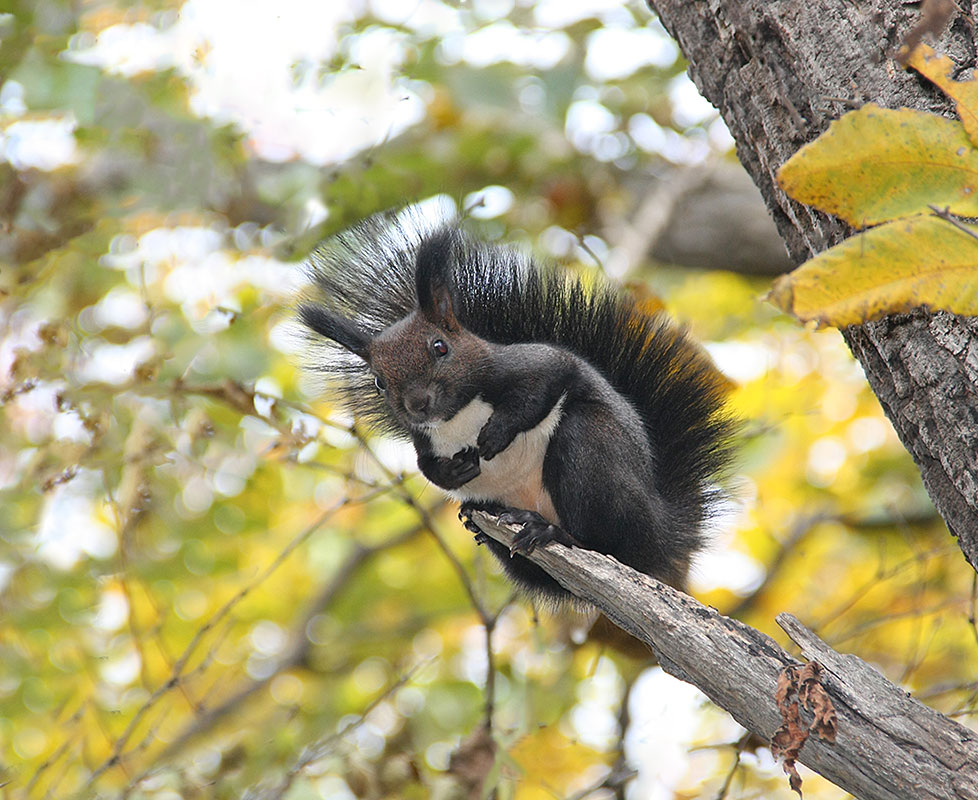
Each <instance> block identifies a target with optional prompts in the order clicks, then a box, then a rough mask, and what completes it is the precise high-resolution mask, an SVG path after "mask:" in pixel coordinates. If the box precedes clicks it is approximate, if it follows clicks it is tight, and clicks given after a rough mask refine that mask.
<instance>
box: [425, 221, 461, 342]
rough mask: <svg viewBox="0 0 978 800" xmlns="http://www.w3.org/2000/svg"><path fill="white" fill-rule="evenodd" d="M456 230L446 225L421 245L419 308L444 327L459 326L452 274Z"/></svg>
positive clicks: (452, 328)
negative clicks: (453, 294) (453, 295)
mask: <svg viewBox="0 0 978 800" xmlns="http://www.w3.org/2000/svg"><path fill="white" fill-rule="evenodd" d="M456 238H457V237H456V233H455V231H453V230H452V229H450V228H445V229H443V230H441V231H438V232H437V233H433V234H431V235H430V236H427V237H425V238H424V239H423V240H422V242H421V245H420V246H419V247H418V255H417V269H416V272H415V288H416V290H417V294H418V308H420V309H421V313H422V315H423V316H424V317H425V319H427V320H428V321H429V322H431V323H432V324H434V325H437V326H439V327H440V328H444V329H445V330H449V331H452V330H455V329H456V328H458V327H459V324H458V320H457V319H456V317H455V307H454V306H455V301H454V298H453V297H452V287H451V274H452V261H453V250H454V249H455V243H456Z"/></svg>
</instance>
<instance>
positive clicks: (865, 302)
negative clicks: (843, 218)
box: [767, 215, 978, 328]
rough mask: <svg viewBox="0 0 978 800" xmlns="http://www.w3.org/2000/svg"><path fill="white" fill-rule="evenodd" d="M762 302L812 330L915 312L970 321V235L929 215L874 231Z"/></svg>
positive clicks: (974, 277) (976, 274) (973, 299)
mask: <svg viewBox="0 0 978 800" xmlns="http://www.w3.org/2000/svg"><path fill="white" fill-rule="evenodd" d="M767 299H768V300H770V301H771V302H772V303H774V305H776V306H777V307H778V308H780V309H782V310H783V311H786V312H787V313H789V314H792V315H794V316H795V317H797V318H798V319H800V320H802V321H803V322H808V321H811V320H815V321H816V322H817V323H818V325H819V327H821V326H823V325H832V326H834V327H837V328H841V327H845V326H846V325H856V324H859V323H862V322H867V321H869V320H872V319H877V318H879V317H882V316H884V315H886V314H894V313H897V312H900V311H907V310H909V309H911V308H914V307H916V306H927V307H929V308H931V309H943V310H945V311H952V312H954V313H956V314H966V315H975V314H978V227H976V226H971V225H969V226H964V225H962V226H961V227H958V226H956V225H954V224H952V223H950V222H948V221H946V220H944V219H941V218H939V217H936V216H931V215H920V216H917V217H911V218H909V219H903V220H897V221H895V222H891V223H889V224H887V225H881V226H879V227H878V228H873V229H872V230H869V231H866V232H865V233H862V234H859V235H857V236H852V237H850V238H849V239H846V241H844V242H842V244H839V245H836V246H835V247H833V248H831V249H829V250H826V251H825V252H824V253H820V254H819V255H817V256H815V258H813V259H811V260H809V261H807V262H805V263H804V264H802V265H801V266H800V267H798V269H796V270H795V271H794V272H791V273H790V274H788V275H785V276H783V277H781V278H779V279H778V280H777V281H776V282H775V284H774V287H773V288H772V289H771V291H770V293H769V294H768V296H767Z"/></svg>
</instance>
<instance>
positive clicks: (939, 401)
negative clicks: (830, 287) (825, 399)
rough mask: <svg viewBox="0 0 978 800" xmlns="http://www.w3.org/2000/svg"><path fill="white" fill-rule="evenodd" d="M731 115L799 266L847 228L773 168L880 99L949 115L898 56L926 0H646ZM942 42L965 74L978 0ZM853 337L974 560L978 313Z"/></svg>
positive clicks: (919, 319)
mask: <svg viewBox="0 0 978 800" xmlns="http://www.w3.org/2000/svg"><path fill="white" fill-rule="evenodd" d="M650 6H651V7H652V9H653V10H654V11H655V12H656V13H657V14H658V15H659V18H660V20H661V21H662V23H663V25H664V26H665V27H666V29H667V30H668V31H669V32H670V33H671V34H672V35H673V36H674V37H675V38H676V40H677V41H678V42H679V45H680V47H681V48H682V50H683V53H684V54H685V55H686V57H687V58H688V59H689V61H690V68H689V72H690V76H691V77H692V79H693V81H694V82H695V83H696V85H697V87H698V88H699V90H700V91H701V92H702V93H703V95H704V96H705V97H706V98H707V99H708V100H710V102H712V103H713V104H714V105H715V106H716V107H717V108H718V109H719V110H720V113H721V114H722V115H723V118H724V120H725V121H726V123H727V126H728V127H729V128H730V132H731V133H732V134H733V137H734V139H735V140H736V142H737V154H738V156H739V158H740V160H741V162H742V163H743V164H744V166H745V167H746V168H747V171H748V172H749V173H750V175H751V177H752V178H753V179H754V182H755V183H756V184H757V186H758V188H759V189H760V190H761V194H762V195H763V196H764V199H765V201H766V203H767V205H768V209H769V211H770V212H771V214H772V216H773V218H774V221H775V224H776V225H777V227H778V230H779V232H780V233H781V236H782V238H783V239H784V240H785V243H786V244H787V246H788V251H789V253H790V254H791V256H792V258H793V259H794V260H795V261H796V262H799V263H800V262H801V261H803V260H805V259H807V258H809V257H810V256H812V255H814V254H815V253H817V252H820V251H821V250H824V249H825V248H827V247H830V246H832V245H834V244H837V243H838V242H839V241H841V240H842V239H843V238H845V237H846V236H847V235H849V233H851V231H850V230H849V229H848V228H847V226H846V225H845V224H844V223H842V222H841V221H839V220H836V219H833V218H830V217H828V216H826V215H825V214H822V213H821V212H818V211H815V210H813V209H810V208H808V207H806V206H802V205H800V204H798V203H795V202H794V201H792V200H790V199H789V198H788V197H787V196H786V195H785V194H784V192H782V191H781V189H780V188H779V187H778V185H777V182H776V180H775V173H776V171H777V169H778V167H779V166H780V165H781V164H783V163H784V162H785V161H786V160H787V159H788V157H789V156H791V155H792V153H794V152H795V151H796V150H797V149H798V148H799V147H801V146H802V145H803V144H806V143H807V142H810V141H811V140H812V139H814V138H816V137H817V136H818V135H819V134H820V133H822V131H824V130H825V128H826V127H828V125H829V123H830V122H831V121H832V120H834V119H837V118H838V117H840V116H841V115H842V114H843V113H845V112H846V111H847V110H849V109H850V108H854V107H857V106H860V105H863V104H864V103H867V102H873V103H876V104H877V105H880V106H884V107H887V108H900V107H907V108H914V109H918V110H924V111H931V112H935V113H939V114H944V115H948V116H951V115H953V108H952V106H951V104H950V103H949V102H948V101H947V100H946V99H945V98H944V96H943V95H942V94H941V93H940V92H939V91H938V90H937V89H935V88H933V87H931V86H930V84H928V83H927V82H926V81H925V80H924V79H922V78H920V77H919V76H917V75H916V74H915V73H912V72H906V71H904V70H903V69H901V68H900V67H899V66H898V65H897V64H896V62H895V61H894V60H893V58H892V56H893V55H894V53H895V52H896V50H897V49H898V48H899V46H900V44H901V43H902V41H903V40H904V38H905V37H906V35H907V33H908V32H909V31H910V30H911V29H912V28H913V26H914V25H915V24H916V23H917V22H918V18H919V13H920V3H917V2H893V0H857V1H856V2H853V0H808V2H799V1H798V0H698V1H697V2H689V0H650ZM957 6H958V12H957V13H955V15H954V16H953V18H952V20H951V23H950V25H949V27H948V29H947V30H946V31H945V32H944V33H943V34H942V36H941V38H940V40H939V41H938V42H937V43H936V46H937V48H938V49H939V50H941V51H942V52H943V53H945V54H946V55H948V56H949V57H950V58H951V59H952V60H953V61H954V62H955V64H956V65H957V67H958V72H959V74H958V75H957V76H956V77H964V74H963V73H965V72H966V71H967V70H970V69H973V68H974V67H975V65H976V44H975V41H976V32H975V22H974V20H973V19H972V14H973V2H972V0H958V2H957ZM843 336H844V337H845V340H846V342H847V343H848V344H849V347H850V348H851V349H852V351H853V353H854V354H855V355H856V358H858V359H859V361H860V363H861V364H862V366H863V369H864V371H865V373H866V377H867V379H868V380H869V383H870V386H871V387H872V389H873V391H874V392H875V393H876V395H877V397H879V399H880V402H881V403H882V405H883V408H884V410H885V411H886V414H887V416H888V417H889V418H890V421H891V422H892V423H893V426H894V427H895V428H896V431H897V433H898V434H899V436H900V438H901V440H902V441H903V443H904V445H905V446H906V447H907V449H908V450H909V451H910V453H911V454H912V455H913V458H914V460H915V461H916V463H917V466H918V467H919V468H920V471H921V475H922V477H923V481H924V485H925V486H926V488H927V491H928V492H929V494H930V496H931V498H932V499H933V501H934V504H935V505H936V506H937V509H938V511H939V512H940V513H941V516H942V517H944V519H945V521H946V522H947V524H948V528H949V529H950V530H951V532H952V533H953V534H954V535H956V536H957V537H958V542H959V544H960V546H961V549H962V551H963V552H964V554H965V557H966V558H967V559H968V561H969V562H970V563H971V565H972V566H973V567H975V568H976V569H978V411H976V409H978V323H976V320H975V319H973V318H963V317H957V316H954V315H952V314H943V313H942V314H930V313H927V312H926V311H924V310H919V311H915V312H914V313H910V314H900V315H894V316H891V317H888V318H886V319H883V320H880V321H878V322H874V323H869V324H866V325H860V326H853V327H850V328H848V329H846V330H845V331H843Z"/></svg>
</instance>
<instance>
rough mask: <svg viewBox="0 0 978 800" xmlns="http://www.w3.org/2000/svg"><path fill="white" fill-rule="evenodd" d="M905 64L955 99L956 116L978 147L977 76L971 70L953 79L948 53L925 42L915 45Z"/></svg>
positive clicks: (952, 66)
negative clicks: (962, 78)
mask: <svg viewBox="0 0 978 800" xmlns="http://www.w3.org/2000/svg"><path fill="white" fill-rule="evenodd" d="M907 65H908V66H911V67H913V68H914V69H915V70H917V72H919V73H920V74H921V75H923V76H924V77H925V78H927V79H928V80H929V81H931V83H934V84H936V85H937V86H938V87H940V89H941V91H943V92H944V94H946V95H947V96H948V97H950V98H951V99H952V100H954V102H955V105H956V107H957V111H958V116H959V117H961V121H962V122H963V123H964V129H965V130H966V131H967V132H968V137H969V138H970V139H971V143H972V144H973V145H975V146H976V147H978V78H976V73H975V71H972V73H971V78H970V79H968V80H964V81H956V80H953V79H952V78H951V73H952V72H953V71H954V69H955V68H956V67H955V64H954V62H953V61H951V59H950V58H948V57H947V56H943V55H941V54H940V53H937V52H935V51H934V50H933V49H932V48H930V47H928V46H927V45H925V44H922V45H918V46H917V47H915V48H914V51H913V52H912V53H911V54H910V57H909V58H908V59H907Z"/></svg>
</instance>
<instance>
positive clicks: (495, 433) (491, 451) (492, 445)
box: [476, 417, 516, 461]
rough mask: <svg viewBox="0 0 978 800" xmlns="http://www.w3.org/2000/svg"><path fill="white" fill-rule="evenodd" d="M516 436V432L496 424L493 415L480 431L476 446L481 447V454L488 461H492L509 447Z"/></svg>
mask: <svg viewBox="0 0 978 800" xmlns="http://www.w3.org/2000/svg"><path fill="white" fill-rule="evenodd" d="M515 438H516V433H515V432H514V431H511V430H508V429H507V428H504V427H503V426H502V425H499V424H495V425H494V424H493V417H490V418H489V421H488V422H487V423H486V424H485V425H483V426H482V430H481V431H479V438H478V439H477V440H476V446H477V447H478V448H479V455H480V456H482V458H484V459H485V460H486V461H490V460H492V459H493V458H495V457H496V456H498V455H499V454H500V453H501V452H503V450H505V449H506V448H507V447H509V446H510V445H511V444H512V443H513V439H515Z"/></svg>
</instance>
